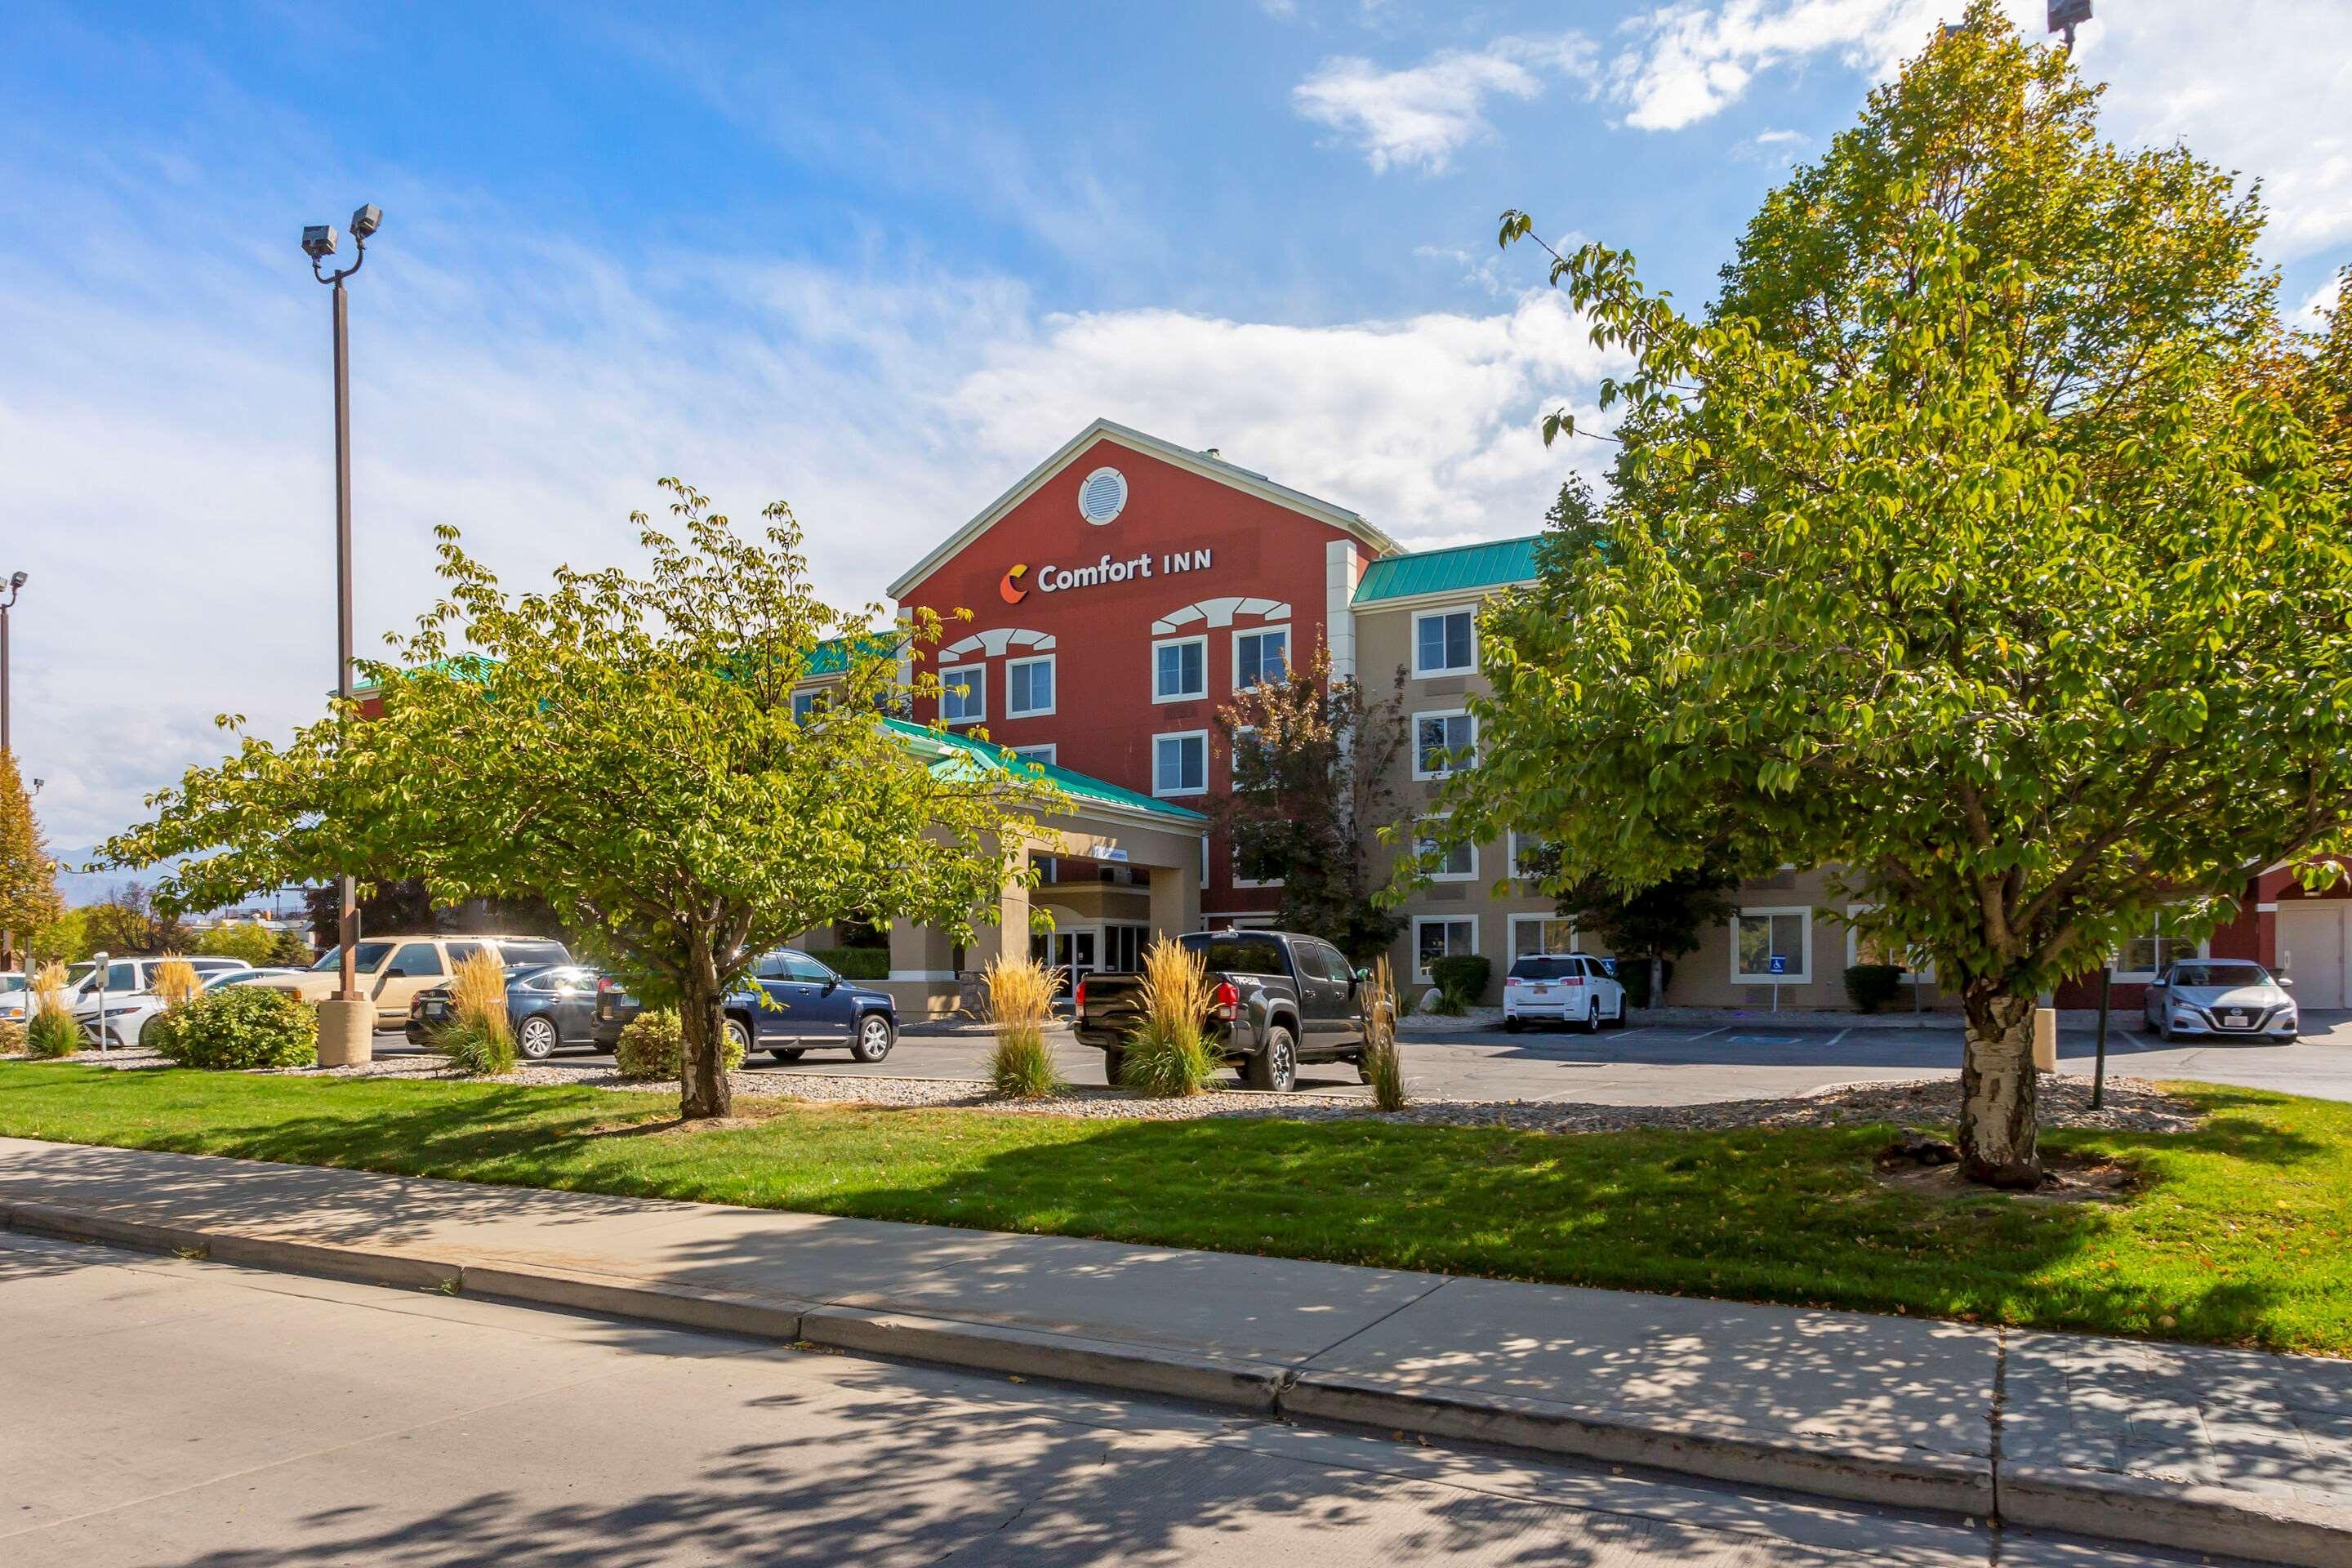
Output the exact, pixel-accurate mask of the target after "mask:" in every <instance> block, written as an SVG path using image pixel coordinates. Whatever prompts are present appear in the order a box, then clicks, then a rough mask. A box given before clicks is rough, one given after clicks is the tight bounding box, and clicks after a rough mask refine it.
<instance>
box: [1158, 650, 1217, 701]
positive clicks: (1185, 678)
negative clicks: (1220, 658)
mask: <svg viewBox="0 0 2352 1568" xmlns="http://www.w3.org/2000/svg"><path fill="white" fill-rule="evenodd" d="M1208 694H1209V639H1208V638H1207V637H1170V638H1168V639H1167V640H1165V641H1163V642H1156V643H1153V644H1152V645H1151V700H1153V701H1154V702H1189V701H1191V700H1193V699H1194V698H1199V697H1206V696H1207V695H1208Z"/></svg>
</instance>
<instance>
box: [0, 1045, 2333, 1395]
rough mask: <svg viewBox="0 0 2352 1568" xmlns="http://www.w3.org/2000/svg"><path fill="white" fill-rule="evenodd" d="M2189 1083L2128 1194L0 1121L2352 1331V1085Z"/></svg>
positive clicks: (903, 1113)
mask: <svg viewBox="0 0 2352 1568" xmlns="http://www.w3.org/2000/svg"><path fill="white" fill-rule="evenodd" d="M2185 1092H2187V1093H2189V1095H2191V1096H2192V1097H2193V1098H2195V1099H2197V1100H2200V1101H2202V1102H2203V1103H2204V1104H2205V1105H2206V1106H2208V1107H2209V1108H2210V1110H2211V1112H2212V1120H2211V1121H2210V1122H2209V1123H2208V1125H2207V1126H2206V1127H2205V1129H2204V1130H2203V1131H2200V1132H2197V1133H2194V1134H2187V1135H2181V1134H2173V1135H2161V1134H2140V1133H2099V1134H2091V1133H2067V1134H2053V1135H2052V1137H2051V1138H2050V1140H2049V1142H2051V1143H2052V1144H2053V1145H2055V1146H2058V1147H2062V1148H2065V1149H2071V1150H2076V1151H2081V1152H2095V1153H2099V1154H2103V1155H2105V1156H2107V1157H2110V1158H2113V1159H2116V1160H2119V1161H2122V1162H2124V1163H2127V1164H2129V1165H2132V1166H2134V1167H2136V1168H2137V1170H2138V1171H2140V1172H2141V1173H2143V1175H2144V1178H2145V1180H2144V1183H2143V1184H2142V1186H2141V1187H2140V1190H2139V1191H2138V1192H2137V1194H2135V1195H2134V1196H2133V1197H2132V1198H2130V1199H2129V1200H2127V1201H2126V1202H2123V1203H2119V1204H2115V1205H2032V1204H2021V1203H2017V1202H2014V1201H2012V1200H2009V1199H2005V1198H2000V1197H1993V1196H1984V1197H1976V1198H1969V1199H1963V1200H1958V1201H1935V1200H1929V1199H1925V1198H1917V1197H1912V1196H1909V1195H1906V1194H1896V1193H1894V1192H1890V1191H1888V1190H1886V1189H1885V1188H1884V1187H1883V1186H1881V1185H1880V1184H1878V1183H1877V1182H1876V1181H1875V1180H1874V1178H1873V1176H1872V1174H1871V1163H1870V1161H1871V1155H1872V1154H1873V1153H1874V1152H1875V1151H1876V1150H1877V1149H1878V1148H1879V1147H1880V1146H1881V1145H1882V1144H1883V1143H1884V1142H1885V1139H1886V1137H1887V1131H1886V1130H1885V1129H1883V1128H1881V1129H1874V1130H1873V1129H1859V1130H1847V1131H1770V1132H1766V1131H1753V1132H1728V1133H1681V1132H1625V1133H1607V1134H1590V1135H1580V1136H1570V1137H1555V1136H1547V1135H1543V1134H1537V1133H1517V1132H1503V1131H1467V1130H1460V1129H1447V1128H1412V1127H1390V1126H1382V1125H1378V1124H1372V1123H1360V1122H1294V1121H1077V1120H1065V1119H1059V1118H1051V1117H1034V1116H1016V1115H1006V1114H997V1113H992V1112H988V1111H974V1110H852V1109H838V1108H824V1107H816V1106H806V1107H802V1106H792V1107H787V1108H784V1109H782V1110H777V1111H775V1112H773V1113H772V1114H768V1113H762V1114H761V1118H760V1120H759V1121H758V1123H757V1125H753V1126H745V1127H739V1128H730V1129H724V1130H719V1131H696V1132H692V1133H680V1132H678V1131H675V1130H671V1129H667V1128H665V1127H663V1126H662V1125H661V1123H662V1121H663V1119H664V1118H665V1117H667V1115H668V1114H669V1113H670V1112H672V1111H673V1110H675V1106H676V1101H675V1099H674V1098H672V1097H669V1096H663V1095H653V1094H646V1095H615V1094H612V1093H609V1092H606V1091H604V1090H599V1089H538V1088H521V1087H515V1088H501V1087H498V1086H494V1085H476V1084H419V1083H413V1082H411V1083H402V1082H390V1081H385V1080H382V1079H341V1080H337V1079H279V1078H255V1077H246V1076H241V1075H232V1074H207V1073H199V1072H190V1071H144V1072H109V1071H103V1070H100V1069H95V1068H84V1067H75V1066H68V1065H32V1064H25V1063H16V1064H8V1065H5V1066H0V1134H7V1135H13V1136H18V1137H29V1138H47V1139H55V1140H59V1141H63V1142H81V1143H107V1144H116V1145H121V1146H123V1147H129V1148H141V1149H172V1150H183V1151H188V1152H200V1153H210V1154H236V1155H246V1156H249V1157H253V1158H257V1159H269V1160H282V1161H289V1162H295V1163H307V1164H317V1165H343V1166H351V1167H356V1168H360V1169H365V1170H373V1171H388V1172H396V1173H404V1174H413V1175H426V1176H448V1177H457V1178H461V1179H464V1180H468V1181H478V1182H495V1183H505V1184H520V1185H530V1186H544V1187H560V1188H569V1189H574V1190H578V1191H585V1192H601V1193H620V1194H639V1195H644V1196H648V1197H666V1198H694V1199H702V1200H706V1201H710V1202H716V1203H729V1204H749V1205H760V1206H763V1207H770V1208H784V1209H805V1210H812V1211H816V1212H820V1213H824V1214H841V1215H866V1216H869V1217H874V1218H887V1219H905V1220H922V1221H928V1222H930V1223H934V1224H946V1225H962V1226H981V1227H984V1228H988V1229H993V1230H1009V1231H1041V1232H1051V1233H1055V1234H1060V1235H1068V1236H1094V1237H1110V1238H1112V1239H1116V1240H1122V1241H1142V1242H1157V1243H1166V1244H1171V1245H1176V1246H1184V1247H1213V1248H1217V1249H1220V1250H1223V1251H1232V1252H1255V1253H1268V1254H1276V1255H1280V1256H1284V1257H1291V1258H1325V1259H1328V1260H1330V1261H1333V1262H1339V1263H1366V1264H1379V1265H1385V1266H1390V1267H1395V1268H1430V1269H1443V1270H1446V1271H1449V1272H1454V1273H1464V1274H1484V1275H1490V1276H1493V1277H1496V1278H1498V1279H1541V1280H1551V1281H1557V1282H1560V1283H1566V1284H1578V1285H1602V1286H1614V1287H1619V1288H1622V1289H1636V1290H1663V1291H1673V1292H1676V1293H1680V1294H1685V1295H1713V1296H1726V1297H1736V1298H1746V1299H1750V1300H1772V1301H1790V1302H1800V1303H1813V1304H1820V1305H1826V1306H1839V1307H1858V1308H1864V1309H1872V1310H1906V1311H1909V1312H1913V1313H1925V1314H1933V1315H1937V1316H1943V1317H1960V1318H1969V1319H1972V1320H1975V1321H1987V1322H1993V1321H1998V1322H2009V1323H2021V1324H2033V1325H2036V1326H2041V1327H2048V1328H2073V1329H2091V1330H2100V1331H2110V1332H2117V1333H2131V1334H2154V1335H2158V1336H2162V1337H2167V1338H2177V1339H2184V1340H2197V1341H2205V1342H2216V1343H2231V1344H2254V1345H2263V1346H2267V1347H2270V1348H2273V1349H2280V1350H2302V1351H2319V1352H2331V1353H2336V1354H2345V1353H2352V1267H2347V1262H2346V1258H2347V1256H2352V1252H2347V1241H2352V1237H2347V1230H2352V1158H2347V1152H2352V1105H2341V1104H2335V1103H2330V1102H2326V1101H2319V1100H2298V1099H2293V1098H2290V1097H2286V1096H2282V1095H2272V1094H2262V1093H2256V1092H2253V1091H2252V1090H2245V1089H2212V1088H2195V1089H2187V1090H2186V1091H2185Z"/></svg>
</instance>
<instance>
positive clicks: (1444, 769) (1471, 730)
mask: <svg viewBox="0 0 2352 1568" xmlns="http://www.w3.org/2000/svg"><path fill="white" fill-rule="evenodd" d="M1477 745H1478V721H1476V720H1475V719H1473V718H1472V717H1471V716H1470V715H1469V714H1468V713H1466V712H1465V711H1463V710H1460V709H1453V710H1448V711H1445V712H1443V713H1416V714H1414V715H1413V716H1412V776H1413V777H1415V778H1417V779H1442V778H1444V777H1445V776H1446V775H1447V774H1449V773H1458V772H1460V771H1461V770H1462V769H1464V768H1466V767H1468V766H1470V765H1471V762H1472V761H1473V759H1474V757H1475V752H1476V749H1477ZM1456 753H1460V754H1459V755H1457V754H1456Z"/></svg>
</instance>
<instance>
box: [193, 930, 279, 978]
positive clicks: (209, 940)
mask: <svg viewBox="0 0 2352 1568" xmlns="http://www.w3.org/2000/svg"><path fill="white" fill-rule="evenodd" d="M278 935H279V933H278V932H277V931H271V930H270V929H269V928H268V926H266V925H263V924H262V923H261V922H260V921H225V922H223V923H222V924H220V925H216V926H212V927H208V928H207V929H205V930H204V931H198V932H197V933H196V939H195V942H194V943H193V944H192V945H193V946H194V949H195V951H196V952H205V953H212V954H214V955H215V956H217V957H221V958H241V959H243V960H245V961H246V962H247V963H250V964H252V965H253V966H254V967H255V968H257V969H258V968H261V967H263V966H264V965H267V964H269V963H275V962H276V961H277V957H278V952H279V948H278Z"/></svg>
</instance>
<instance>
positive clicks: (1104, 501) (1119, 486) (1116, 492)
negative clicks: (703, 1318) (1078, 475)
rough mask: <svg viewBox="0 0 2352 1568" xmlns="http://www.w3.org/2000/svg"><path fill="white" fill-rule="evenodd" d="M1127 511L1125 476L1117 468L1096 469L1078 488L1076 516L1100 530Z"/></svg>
mask: <svg viewBox="0 0 2352 1568" xmlns="http://www.w3.org/2000/svg"><path fill="white" fill-rule="evenodd" d="M1125 510H1127V476H1126V475H1125V474H1122V473H1120V472H1119V471H1118V469H1117V468H1097V469H1096V470H1095V471H1094V472H1093V473H1091V474H1088V475H1087V478H1086V482H1085V483H1084V484H1081V485H1080V486H1079V487H1078V515H1079V516H1080V517H1083V518H1085V519H1086V520H1087V521H1088V522H1091V523H1093V524H1094V525H1095V526H1096V527H1097V528H1100V527H1101V526H1102V525H1103V524H1104V523H1106V522H1108V521H1110V520H1111V519H1112V518H1115V517H1117V516H1118V514H1119V513H1120V512H1122V511H1125Z"/></svg>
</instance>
